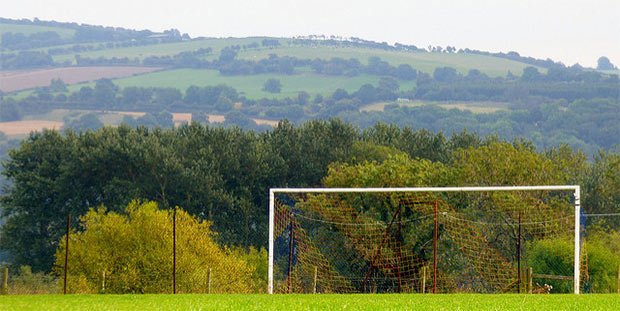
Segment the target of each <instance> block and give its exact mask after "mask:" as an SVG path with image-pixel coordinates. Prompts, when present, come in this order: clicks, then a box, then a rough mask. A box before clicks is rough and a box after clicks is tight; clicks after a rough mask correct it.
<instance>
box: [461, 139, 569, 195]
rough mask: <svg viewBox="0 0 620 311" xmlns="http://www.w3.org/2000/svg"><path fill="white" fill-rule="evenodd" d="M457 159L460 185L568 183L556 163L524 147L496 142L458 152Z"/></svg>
mask: <svg viewBox="0 0 620 311" xmlns="http://www.w3.org/2000/svg"><path fill="white" fill-rule="evenodd" d="M455 158H456V160H455V163H454V166H455V168H456V169H457V170H458V171H459V176H460V177H459V184H460V185H472V186H473V185H475V186H486V185H489V186H504V185H506V186H513V185H514V186H517V185H549V184H563V183H565V182H566V179H567V176H566V175H565V174H564V172H562V171H561V170H560V168H559V167H558V165H557V164H556V163H554V162H553V161H551V160H550V159H548V158H546V157H545V156H543V155H541V154H539V153H536V152H535V151H534V150H532V149H530V148H529V147H527V146H524V145H516V146H515V145H512V144H508V143H504V142H501V143H500V142H495V143H491V144H489V145H488V146H482V147H478V148H473V147H470V148H467V149H461V150H458V151H457V152H456V153H455Z"/></svg>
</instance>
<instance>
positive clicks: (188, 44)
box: [54, 37, 546, 77]
mask: <svg viewBox="0 0 620 311" xmlns="http://www.w3.org/2000/svg"><path fill="white" fill-rule="evenodd" d="M263 39H264V37H255V38H224V39H219V38H211V39H200V40H192V41H185V42H176V43H166V44H158V45H149V46H137V47H128V48H115V49H105V50H99V51H90V52H81V53H70V54H64V55H56V56H54V61H56V62H60V63H62V62H65V61H71V62H73V61H74V60H75V54H80V55H81V56H83V57H90V58H97V57H102V56H103V57H108V58H111V57H128V58H130V59H134V58H138V59H144V58H145V57H148V56H165V55H174V54H178V53H180V52H183V51H194V50H197V49H199V48H211V49H213V54H212V55H210V56H208V57H206V58H207V59H213V58H215V57H217V55H219V52H220V50H221V49H222V48H224V47H226V46H231V45H244V44H250V43H254V42H256V43H258V44H260V43H261V41H262V40H263ZM280 42H281V43H282V45H281V46H280V47H278V48H270V49H265V48H259V49H251V50H246V51H242V52H240V53H239V58H242V59H252V60H258V59H262V58H266V57H268V56H269V54H277V55H279V56H293V57H297V58H301V59H314V58H322V59H330V58H332V57H341V58H345V59H350V58H356V59H358V60H359V61H360V62H362V63H367V61H368V58H370V57H372V56H378V57H380V58H381V59H383V60H385V61H387V62H389V63H390V64H392V65H395V66H396V65H400V64H409V65H411V66H412V67H413V68H416V69H418V70H421V71H424V72H428V73H432V72H433V70H434V69H435V68H436V67H442V66H450V67H454V68H456V69H457V70H458V71H459V72H461V73H463V74H466V73H467V71H469V70H470V69H473V68H475V69H479V70H480V71H482V72H484V73H486V74H488V75H489V76H492V77H497V76H505V75H506V73H508V71H510V72H512V73H513V74H515V75H520V74H521V73H522V72H523V69H524V68H525V67H527V66H529V65H528V64H525V63H521V62H517V61H513V60H508V59H503V58H499V57H493V56H485V55H477V54H462V53H458V54H457V53H453V54H449V53H428V52H400V51H385V50H379V49H368V48H348V47H345V48H341V47H331V46H315V47H309V46H304V47H301V46H294V45H290V44H289V42H290V41H289V40H287V39H280ZM539 71H541V72H546V70H545V69H544V68H539Z"/></svg>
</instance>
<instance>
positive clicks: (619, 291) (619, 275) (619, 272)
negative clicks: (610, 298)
mask: <svg viewBox="0 0 620 311" xmlns="http://www.w3.org/2000/svg"><path fill="white" fill-rule="evenodd" d="M617 291H618V294H620V265H618V288H617Z"/></svg>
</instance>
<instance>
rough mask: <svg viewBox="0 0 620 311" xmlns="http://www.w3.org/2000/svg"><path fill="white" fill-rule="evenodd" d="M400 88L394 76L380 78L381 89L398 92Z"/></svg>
mask: <svg viewBox="0 0 620 311" xmlns="http://www.w3.org/2000/svg"><path fill="white" fill-rule="evenodd" d="M399 88H400V85H399V84H398V81H397V80H396V79H394V78H392V77H381V79H379V89H382V90H386V91H388V92H392V93H394V92H397V91H398V89H399Z"/></svg>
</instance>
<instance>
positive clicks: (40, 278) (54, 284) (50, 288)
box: [0, 266, 59, 305]
mask: <svg viewBox="0 0 620 311" xmlns="http://www.w3.org/2000/svg"><path fill="white" fill-rule="evenodd" d="M58 290H59V288H58V280H57V279H56V278H55V277H54V276H52V275H48V274H45V273H43V272H37V273H33V272H32V268H31V267H30V266H20V267H19V270H18V272H17V274H16V275H15V276H12V277H11V276H9V292H8V294H9V295H32V294H57V293H58ZM0 305H1V304H0Z"/></svg>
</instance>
